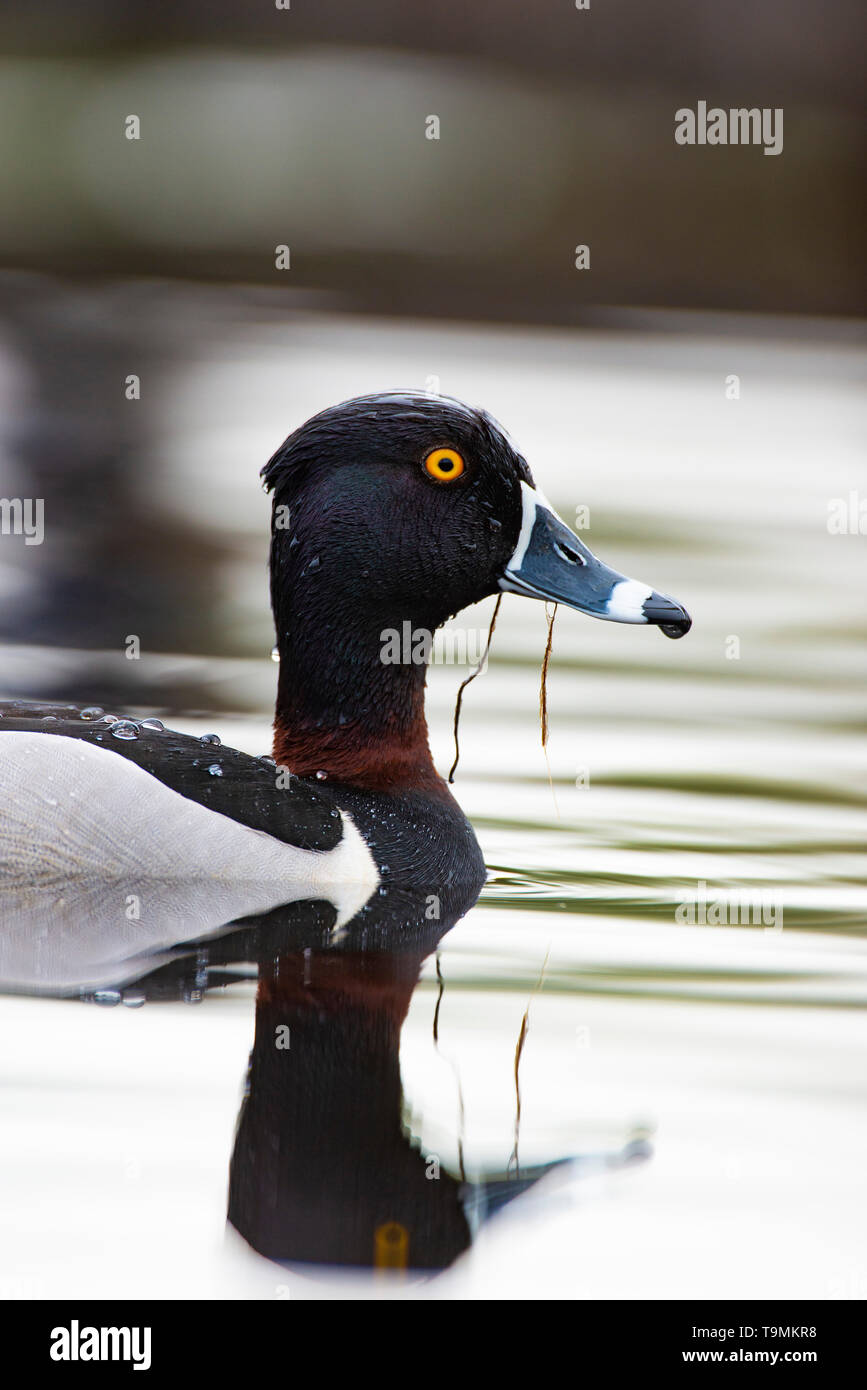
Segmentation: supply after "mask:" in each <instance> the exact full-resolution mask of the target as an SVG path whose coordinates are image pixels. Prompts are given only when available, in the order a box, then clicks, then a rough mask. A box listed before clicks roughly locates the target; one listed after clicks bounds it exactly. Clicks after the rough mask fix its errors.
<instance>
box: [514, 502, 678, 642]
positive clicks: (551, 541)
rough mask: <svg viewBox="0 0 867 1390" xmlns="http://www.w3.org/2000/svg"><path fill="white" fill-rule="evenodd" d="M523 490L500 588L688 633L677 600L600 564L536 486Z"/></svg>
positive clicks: (674, 633)
mask: <svg viewBox="0 0 867 1390" xmlns="http://www.w3.org/2000/svg"><path fill="white" fill-rule="evenodd" d="M521 492H522V499H523V502H522V505H523V520H522V525H521V534H520V535H519V537H518V544H517V545H516V547H515V552H514V554H513V555H512V558H511V559H510V560H509V563H508V564H507V566H506V569H505V572H504V574H503V577H502V578H501V580H500V588H501V589H505V590H507V591H508V592H509V593H513V594H525V595H526V596H527V597H528V598H540V599H550V600H552V601H553V602H554V603H565V604H566V605H567V606H568V607H569V608H577V610H578V612H579V613H589V615H590V617H591V618H604V619H606V620H607V621H608V622H612V623H653V624H654V625H655V626H656V627H658V628H661V630H662V631H663V632H664V633H665V635H666V637H683V636H684V634H685V633H687V632H689V629H690V627H691V626H692V619H691V618H690V616H689V614H688V613H687V611H686V609H685V608H684V607H683V606H682V605H681V604H679V603H676V602H675V600H674V599H671V598H667V597H666V595H665V594H658V593H657V592H656V590H655V589H650V588H648V586H647V585H646V584H639V583H638V581H637V580H635V579H627V577H626V575H624V574H618V572H617V570H613V569H609V567H608V566H607V565H603V563H602V561H601V560H597V559H596V556H595V555H594V554H593V553H592V551H590V550H588V549H587V546H586V545H585V544H584V542H583V541H580V540H579V539H578V537H577V536H576V535H575V533H574V532H573V531H570V530H569V527H568V526H567V525H566V523H565V522H564V521H562V520H561V519H560V517H559V516H558V515H557V513H556V512H555V511H554V510H553V508H552V507H551V506H550V505H549V504H548V502H546V500H545V498H544V497H543V496H542V494H541V493H540V492H539V491H538V490H537V489H536V488H532V487H530V486H529V484H528V483H524V482H522V483H521Z"/></svg>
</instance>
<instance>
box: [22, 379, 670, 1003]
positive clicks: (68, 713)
mask: <svg viewBox="0 0 867 1390" xmlns="http://www.w3.org/2000/svg"><path fill="white" fill-rule="evenodd" d="M261 476H262V479H263V483H264V487H265V488H266V490H267V491H268V492H269V493H270V495H271V501H272V525H271V544H270V559H269V567H270V594H271V605H272V609H273V617H274V625H275V631H276V653H277V655H278V656H279V676H278V681H277V694H276V706H275V715H274V723H273V746H272V749H271V751H270V753H268V754H266V755H263V757H261V758H256V757H254V756H252V755H249V754H246V753H242V752H239V751H237V750H233V749H230V748H227V747H224V746H223V745H222V744H221V743H220V740H219V738H218V737H217V736H216V735H205V736H203V737H202V738H196V737H195V736H192V735H185V734H181V733H178V732H174V731H172V730H170V729H166V728H164V727H163V725H162V723H161V721H160V720H158V719H155V718H148V717H141V718H137V717H120V716H118V715H114V714H110V713H106V712H105V711H104V709H102V708H100V707H99V706H85V707H82V706H79V705H75V704H45V703H39V702H38V701H5V702H0V898H2V901H3V905H4V919H5V920H6V922H7V923H10V922H11V923H12V924H13V927H14V924H16V923H17V924H18V926H17V929H15V930H10V932H9V934H8V937H9V940H12V941H13V943H17V945H16V944H13V945H12V946H11V947H10V946H9V945H8V941H7V946H6V951H7V962H6V967H5V969H6V978H10V971H11V978H12V981H13V987H14V982H15V978H16V975H15V972H16V969H18V968H19V966H18V965H16V960H17V957H16V950H18V951H19V954H20V952H21V951H22V950H24V945H23V944H22V943H26V950H27V951H29V952H30V957H31V958H30V959H29V963H27V964H26V965H21V966H20V969H21V971H23V972H24V975H26V973H27V970H29V971H30V972H31V974H32V971H33V968H34V966H33V960H32V951H33V947H32V937H33V920H34V916H33V913H34V908H33V902H34V894H37V893H38V894H39V895H40V898H39V901H40V902H41V903H42V904H43V905H44V904H48V907H46V908H44V928H43V929H40V931H39V933H37V934H38V935H39V938H40V940H42V938H43V937H47V938H49V945H46V946H45V947H44V951H45V953H47V954H46V959H49V958H53V957H52V951H54V952H56V951H57V950H58V949H61V950H62V947H58V945H57V943H58V942H62V941H63V938H64V932H63V930H62V928H63V924H64V920H65V917H66V916H68V917H69V920H70V922H71V921H72V919H73V917H74V919H75V921H76V922H79V923H80V922H81V921H82V920H83V917H85V916H86V915H87V912H88V911H89V912H90V913H91V917H94V916H96V917H99V918H100V920H102V918H103V917H105V913H106V912H108V919H109V920H110V921H111V923H113V927H112V931H113V932H114V936H113V937H112V941H113V942H116V954H117V957H118V959H120V958H122V957H123V958H124V959H126V958H128V957H129V954H130V952H133V954H134V953H135V951H136V950H137V949H140V948H141V949H147V950H148V951H153V950H154V949H157V948H159V947H160V945H161V944H164V945H165V946H166V947H168V946H169V945H170V944H175V943H177V942H178V941H181V940H187V941H190V940H193V939H196V938H198V937H201V936H206V935H207V934H208V933H209V932H213V931H214V930H216V929H217V927H218V926H219V927H220V928H221V929H223V928H224V927H225V924H226V923H227V922H232V921H237V920H255V921H259V922H261V921H267V920H268V914H269V913H274V912H275V911H276V910H278V909H279V910H280V911H284V910H285V909H286V905H287V904H289V905H291V904H293V903H295V904H298V903H309V902H311V901H317V902H319V901H325V902H328V903H329V904H330V915H329V916H328V918H327V921H326V924H325V928H324V933H325V937H328V938H333V939H334V940H335V941H336V940H338V939H341V940H343V941H344V942H347V941H348V942H349V944H350V945H351V946H352V947H353V948H355V947H357V946H359V945H361V946H369V945H371V944H374V945H375V944H377V942H382V941H384V940H386V938H387V937H388V934H389V933H391V937H389V939H391V938H393V936H394V934H395V932H397V933H398V934H399V933H400V931H401V930H402V929H405V928H408V927H409V926H410V925H411V924H412V923H413V922H415V923H416V925H417V924H418V921H419V912H420V907H423V908H424V911H425V912H426V913H427V915H428V916H429V915H430V902H429V900H430V899H431V898H433V899H435V900H436V904H437V912H436V918H437V921H438V922H439V923H447V922H451V921H454V920H456V919H457V917H458V916H459V915H460V913H461V910H462V908H463V907H464V906H465V904H466V903H467V902H470V901H473V900H474V898H475V896H477V895H478V892H479V891H480V888H481V885H482V884H483V883H484V881H485V877H486V872H485V865H484V860H483V857H482V851H481V848H480V846H479V843H478V840H477V838H476V836H475V833H474V831H473V828H472V825H471V824H470V822H469V821H468V819H467V818H466V816H465V815H464V813H463V811H462V810H461V807H460V805H459V804H458V802H457V800H456V799H455V797H454V795H453V793H452V791H451V788H450V786H449V785H448V783H447V781H446V780H445V778H444V777H443V776H442V775H441V773H440V772H439V771H438V770H437V768H436V767H435V765H434V762H433V758H432V755H431V750H430V745H429V740H428V729H427V724H426V720H425V680H426V674H427V660H426V657H427V655H428V654H429V649H430V648H429V643H428V644H425V643H421V644H413V646H412V652H411V655H410V659H409V660H404V659H399V660H395V659H393V656H392V657H389V658H388V659H386V657H385V654H384V648H385V643H386V641H387V640H388V639H387V635H388V634H391V633H394V632H401V631H403V630H404V625H405V624H407V623H409V624H410V628H411V631H412V632H413V633H417V632H422V633H425V634H428V635H432V634H433V633H434V632H436V630H437V629H438V628H439V627H441V626H442V625H443V623H445V622H446V621H447V620H448V619H449V618H451V617H453V616H454V615H456V614H457V613H459V612H461V610H462V609H464V608H466V607H468V606H469V605H471V604H474V603H477V602H479V601H480V600H482V599H485V598H488V597H491V596H498V595H500V594H502V593H504V592H505V593H510V594H515V595H521V596H523V597H526V598H530V599H534V600H536V601H553V602H555V603H557V604H562V605H565V606H566V607H568V608H571V609H574V610H576V611H577V612H579V613H583V614H586V615H589V616H591V617H594V618H597V619H602V620H605V621H610V622H618V623H630V624H634V625H636V626H651V627H653V626H655V627H658V628H659V629H660V630H661V631H662V632H663V633H664V634H665V635H666V636H668V637H672V638H677V637H681V636H683V635H684V634H685V633H686V632H687V631H688V630H689V628H690V626H691V619H690V617H689V614H688V613H687V611H686V609H685V608H684V607H683V606H682V605H681V604H680V603H678V602H676V601H675V600H674V599H672V598H669V597H667V596H666V595H664V594H662V593H659V592H657V591H656V590H655V589H652V588H650V587H649V586H648V585H645V584H643V583H639V582H637V581H635V580H632V579H629V578H627V577H626V576H625V575H623V574H621V573H619V572H618V571H616V570H614V569H611V568H609V567H608V566H607V565H605V564H604V563H603V562H602V561H601V560H599V559H597V558H596V556H595V555H594V554H593V553H592V552H591V551H590V550H589V548H588V547H587V546H586V545H585V543H584V542H583V541H582V540H581V539H580V538H579V536H577V535H576V534H575V532H574V531H573V530H571V529H570V528H569V527H568V526H567V525H566V523H565V522H564V521H563V519H562V518H561V517H560V516H558V514H557V513H556V511H555V510H554V508H553V507H552V506H551V505H550V503H549V502H548V501H547V500H546V498H545V496H544V494H543V493H542V491H541V490H540V488H539V487H538V486H537V484H536V482H535V481H534V478H533V475H532V473H531V471H530V467H529V465H528V463H527V462H526V460H525V458H524V457H523V455H522V454H521V453H519V451H518V449H517V447H516V445H515V444H514V443H513V442H512V441H511V439H510V438H509V436H508V435H507V433H506V431H505V429H504V428H503V427H502V426H500V425H499V424H498V423H497V422H496V421H495V420H494V419H493V417H492V416H491V415H490V414H488V412H487V411H485V410H484V409H481V408H475V407H471V406H469V405H466V404H464V403H463V402H462V401H459V400H457V399H454V398H450V397H444V396H433V395H427V394H422V393H417V392H413V391H389V392H384V393H380V394H374V395H366V396H361V397H356V398H353V399H351V400H347V401H343V402H341V403H339V404H337V405H333V406H331V407H329V408H327V409H325V410H322V411H320V412H319V413H318V414H316V415H314V416H313V417H312V418H310V419H308V420H307V421H306V422H305V423H303V424H302V425H300V426H299V427H298V428H297V429H295V430H294V431H293V433H291V434H290V435H289V436H288V438H287V439H286V440H285V441H284V442H283V444H281V446H280V447H279V448H278V449H277V451H276V452H275V453H274V454H273V456H272V457H271V459H270V460H269V461H268V463H267V464H266V465H265V467H264V468H263V469H262V471H261ZM94 885H96V886H94ZM383 899H387V910H386V904H384V903H383V901H382V900H383ZM130 900H133V901H139V902H140V903H144V904H145V906H146V908H147V911H145V912H143V913H141V914H140V915H139V916H138V917H136V916H135V914H134V913H133V914H132V915H130V913H129V901H130ZM371 902H374V903H375V904H376V910H375V911H372V910H371ZM106 903H108V904H110V910H109V909H108V908H106ZM97 908H98V910H97ZM144 920H147V922H148V924H149V930H150V931H151V932H152V935H151V936H148V937H147V938H146V941H145V946H144V947H142V933H143V927H142V922H143V921H144ZM317 921H318V922H319V927H318V928H317V930H320V931H322V930H323V929H322V923H321V917H320V918H317ZM52 924H53V925H52ZM350 929H351V930H350ZM153 933H155V934H153ZM317 939H318V938H317ZM52 942H53V944H51V943H52ZM40 949H42V948H40ZM114 949H115V947H114V946H113V947H112V950H114ZM25 954H26V952H25ZM19 965H20V962H19ZM45 968H46V971H47V973H48V974H50V973H51V968H52V967H51V966H50V962H49V965H48V966H46V967H45ZM64 968H66V969H69V968H71V967H70V966H69V962H66V964H65V965H64V963H63V962H61V963H60V965H58V966H57V970H58V971H59V977H60V976H62V975H63V970H64ZM73 973H74V972H73ZM22 978H23V976H22Z"/></svg>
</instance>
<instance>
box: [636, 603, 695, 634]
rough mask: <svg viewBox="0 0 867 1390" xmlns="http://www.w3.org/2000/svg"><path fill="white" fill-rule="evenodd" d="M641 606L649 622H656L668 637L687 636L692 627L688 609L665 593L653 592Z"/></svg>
mask: <svg viewBox="0 0 867 1390" xmlns="http://www.w3.org/2000/svg"><path fill="white" fill-rule="evenodd" d="M641 608H642V612H643V613H644V616H645V618H646V620H647V622H649V623H656V626H657V627H658V628H659V630H660V632H663V633H664V634H665V636H666V637H672V638H677V637H685V636H686V634H687V633H688V632H689V630H690V628H691V627H692V618H691V617H690V616H689V614H688V613H687V611H686V609H685V608H683V607H682V606H681V604H679V603H675V602H674V599H670V598H666V597H665V595H664V594H657V593H652V594H651V595H650V597H649V598H647V599H645V600H644V603H643V604H642V605H641Z"/></svg>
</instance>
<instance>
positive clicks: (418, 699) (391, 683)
mask: <svg viewBox="0 0 867 1390" xmlns="http://www.w3.org/2000/svg"><path fill="white" fill-rule="evenodd" d="M386 632H389V633H390V632H393V633H395V634H396V636H395V638H390V637H387V636H383V634H384V633H386ZM412 632H413V628H412V625H411V624H409V623H402V624H400V625H399V626H398V627H397V628H395V629H388V628H385V627H383V626H381V625H380V624H379V623H372V624H371V623H368V624H367V625H366V626H359V627H358V628H356V629H353V630H347V628H346V625H345V620H344V621H343V622H341V623H340V624H337V623H334V624H332V623H330V622H329V621H328V619H327V618H326V617H324V616H323V615H321V614H320V615H319V616H318V617H316V618H313V617H312V615H310V614H309V613H298V612H295V613H290V614H288V615H287V616H286V617H285V619H284V621H283V622H282V623H281V624H280V630H279V631H278V641H277V646H278V651H279V656H280V678H279V682H278V688H277V708H276V717H275V721H274V757H275V759H276V760H277V762H278V763H279V764H280V765H281V766H284V767H288V768H289V769H290V770H291V771H292V772H294V773H297V775H298V776H301V777H315V776H316V775H317V774H321V773H324V774H325V777H326V778H327V779H328V780H329V781H334V782H341V783H348V784H349V785H352V786H357V787H361V788H364V789H366V790H371V791H387V792H388V791H394V792H397V791H401V790H422V791H427V792H429V793H433V794H436V795H443V794H446V795H448V793H447V791H446V787H445V783H444V782H443V779H442V778H441V777H440V776H439V774H438V773H437V771H436V768H435V767H434V764H433V759H432V757H431V752H430V747H429V745H428V732H427V723H426V721H425V714H424V692H425V680H426V677H427V661H426V655H427V653H426V652H425V651H424V648H423V645H422V644H421V643H420V642H419V641H418V640H416V642H415V644H413V640H412ZM414 655H415V657H416V659H413V656H414Z"/></svg>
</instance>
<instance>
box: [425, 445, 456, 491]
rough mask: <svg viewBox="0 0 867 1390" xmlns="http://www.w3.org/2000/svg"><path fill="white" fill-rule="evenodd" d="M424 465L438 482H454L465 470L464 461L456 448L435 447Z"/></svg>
mask: <svg viewBox="0 0 867 1390" xmlns="http://www.w3.org/2000/svg"><path fill="white" fill-rule="evenodd" d="M424 466H425V469H426V470H427V472H428V473H429V474H430V476H431V477H432V478H434V479H435V480H436V481H437V482H438V483H453V482H454V480H455V478H459V477H460V476H461V474H462V473H463V471H464V461H463V459H462V458H461V456H460V454H459V453H458V452H457V450H456V449H434V451H433V453H432V454H428V456H427V458H426V459H425V461H424Z"/></svg>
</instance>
